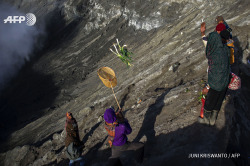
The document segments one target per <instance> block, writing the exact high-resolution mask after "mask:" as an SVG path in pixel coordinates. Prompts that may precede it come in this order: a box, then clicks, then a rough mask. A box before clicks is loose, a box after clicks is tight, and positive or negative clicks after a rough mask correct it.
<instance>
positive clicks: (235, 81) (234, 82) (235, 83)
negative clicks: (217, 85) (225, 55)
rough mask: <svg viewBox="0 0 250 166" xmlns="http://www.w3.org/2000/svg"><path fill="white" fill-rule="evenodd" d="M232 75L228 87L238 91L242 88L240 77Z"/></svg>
mask: <svg viewBox="0 0 250 166" xmlns="http://www.w3.org/2000/svg"><path fill="white" fill-rule="evenodd" d="M231 75H232V78H231V80H230V83H229V85H228V89H231V90H238V89H240V88H241V79H240V77H239V76H237V75H236V74H234V73H231Z"/></svg>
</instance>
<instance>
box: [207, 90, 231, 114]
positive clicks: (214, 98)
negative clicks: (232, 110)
mask: <svg viewBox="0 0 250 166" xmlns="http://www.w3.org/2000/svg"><path fill="white" fill-rule="evenodd" d="M226 92H227V87H226V88H225V89H224V90H222V91H216V90H214V89H212V88H210V89H209V91H208V93H207V96H206V99H205V105H204V109H206V110H207V111H212V110H218V111H219V110H220V108H221V105H222V102H223V100H224V98H225V95H226Z"/></svg>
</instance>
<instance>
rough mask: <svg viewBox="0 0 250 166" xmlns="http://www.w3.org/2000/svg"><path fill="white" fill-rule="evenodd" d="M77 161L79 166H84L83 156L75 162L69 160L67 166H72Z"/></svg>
mask: <svg viewBox="0 0 250 166" xmlns="http://www.w3.org/2000/svg"><path fill="white" fill-rule="evenodd" d="M77 161H79V162H80V166H84V164H85V161H84V158H83V156H80V157H79V158H77V159H75V160H70V161H69V166H74V162H77Z"/></svg>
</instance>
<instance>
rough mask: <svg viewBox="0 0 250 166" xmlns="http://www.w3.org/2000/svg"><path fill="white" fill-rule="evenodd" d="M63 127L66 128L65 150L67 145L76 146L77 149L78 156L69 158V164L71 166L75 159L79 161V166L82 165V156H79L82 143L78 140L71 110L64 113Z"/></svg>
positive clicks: (76, 126)
mask: <svg viewBox="0 0 250 166" xmlns="http://www.w3.org/2000/svg"><path fill="white" fill-rule="evenodd" d="M65 129H66V138H65V147H67V150H68V147H69V146H70V147H76V148H78V149H79V156H77V157H76V159H71V158H69V159H70V162H69V166H73V165H74V162H76V161H79V162H80V166H84V163H85V161H84V158H83V156H81V153H82V148H83V143H82V142H81V141H80V137H79V131H78V125H77V122H76V119H75V118H74V117H73V115H72V113H71V112H67V113H66V123H65ZM72 143H73V144H72Z"/></svg>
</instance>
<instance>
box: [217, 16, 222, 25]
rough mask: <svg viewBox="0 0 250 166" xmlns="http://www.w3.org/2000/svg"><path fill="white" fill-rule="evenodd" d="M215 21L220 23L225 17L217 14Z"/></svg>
mask: <svg viewBox="0 0 250 166" xmlns="http://www.w3.org/2000/svg"><path fill="white" fill-rule="evenodd" d="M215 21H216V22H217V24H218V23H219V22H220V21H224V18H223V17H222V16H217V17H216V20H215Z"/></svg>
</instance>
